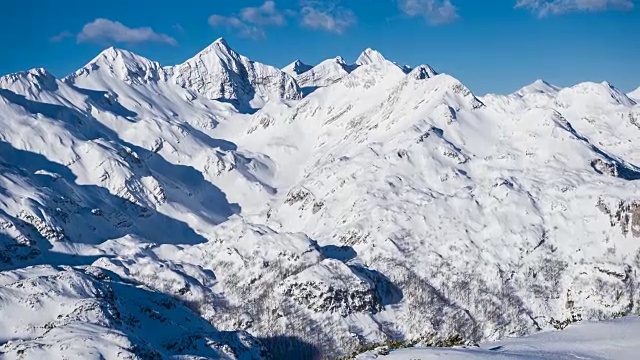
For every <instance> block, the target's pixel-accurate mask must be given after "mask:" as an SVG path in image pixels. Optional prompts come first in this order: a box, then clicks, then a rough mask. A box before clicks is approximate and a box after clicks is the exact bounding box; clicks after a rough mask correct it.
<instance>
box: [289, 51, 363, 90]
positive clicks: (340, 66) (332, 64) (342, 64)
mask: <svg viewBox="0 0 640 360" xmlns="http://www.w3.org/2000/svg"><path fill="white" fill-rule="evenodd" d="M355 68H357V65H349V64H347V62H346V61H345V60H344V59H343V58H342V57H339V56H338V57H336V58H334V59H328V60H325V61H323V62H321V63H320V64H318V65H316V66H314V67H312V68H311V69H309V70H307V71H305V72H303V73H301V74H298V75H297V76H296V81H297V82H298V85H300V87H301V88H318V87H324V86H328V85H331V84H333V83H334V82H336V81H338V80H340V79H342V78H343V77H345V76H347V75H349V73H350V72H351V71H353V69H355Z"/></svg>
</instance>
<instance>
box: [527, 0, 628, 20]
mask: <svg viewBox="0 0 640 360" xmlns="http://www.w3.org/2000/svg"><path fill="white" fill-rule="evenodd" d="M515 7H516V8H524V9H528V10H530V11H532V12H533V13H534V14H536V15H537V16H538V17H541V18H542V17H546V16H550V15H560V14H566V13H575V12H600V11H608V10H618V11H628V10H631V9H633V7H634V5H633V1H631V0H518V2H517V3H516V5H515Z"/></svg>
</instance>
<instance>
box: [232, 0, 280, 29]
mask: <svg viewBox="0 0 640 360" xmlns="http://www.w3.org/2000/svg"><path fill="white" fill-rule="evenodd" d="M240 17H241V18H242V20H244V21H246V22H248V23H251V24H257V25H277V26H282V25H284V24H285V18H284V15H283V14H282V13H281V12H280V11H278V10H277V9H276V3H275V1H265V2H264V4H262V6H260V7H247V8H244V9H242V10H241V11H240Z"/></svg>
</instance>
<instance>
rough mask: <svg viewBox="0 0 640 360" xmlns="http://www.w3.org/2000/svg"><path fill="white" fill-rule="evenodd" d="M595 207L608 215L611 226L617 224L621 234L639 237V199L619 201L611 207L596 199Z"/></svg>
mask: <svg viewBox="0 0 640 360" xmlns="http://www.w3.org/2000/svg"><path fill="white" fill-rule="evenodd" d="M596 206H597V208H598V209H599V210H600V211H602V212H603V213H605V214H607V215H609V218H610V222H611V226H612V227H613V226H619V227H620V229H621V230H622V234H623V235H628V234H631V235H632V236H633V237H640V201H631V202H628V201H622V200H621V201H619V202H618V203H617V204H615V205H614V206H613V208H612V207H610V206H608V205H607V204H606V203H605V201H604V200H603V199H602V198H600V199H598V204H597V205H596Z"/></svg>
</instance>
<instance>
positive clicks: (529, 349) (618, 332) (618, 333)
mask: <svg viewBox="0 0 640 360" xmlns="http://www.w3.org/2000/svg"><path fill="white" fill-rule="evenodd" d="M638 331H640V319H638V318H637V317H630V318H623V319H617V320H613V321H602V322H597V323H583V324H578V325H575V326H570V327H569V328H567V329H566V330H563V331H553V332H543V333H538V334H535V335H531V336H528V337H524V338H513V339H506V340H503V341H499V342H494V343H485V344H482V345H481V346H480V347H479V348H475V347H461V348H419V347H416V348H412V349H402V350H393V351H391V352H390V353H389V355H386V356H385V355H380V354H379V352H380V350H375V351H370V352H368V353H365V354H362V355H360V356H358V357H356V359H357V360H372V359H379V360H410V359H416V360H417V359H419V360H430V359H448V360H458V359H464V360H469V359H473V360H475V359H477V360H484V359H523V360H524V359H527V360H529V359H530V360H534V359H535V360H565V359H566V360H569V359H584V360H603V359H611V360H614V359H615V360H633V359H637V358H638V349H640V338H639V337H638Z"/></svg>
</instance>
